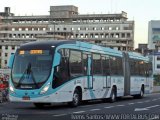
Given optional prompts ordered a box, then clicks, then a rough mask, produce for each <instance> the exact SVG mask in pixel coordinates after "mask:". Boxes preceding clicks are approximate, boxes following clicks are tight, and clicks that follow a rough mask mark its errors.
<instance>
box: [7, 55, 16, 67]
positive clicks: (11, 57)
mask: <svg viewBox="0 0 160 120" xmlns="http://www.w3.org/2000/svg"><path fill="white" fill-rule="evenodd" d="M14 56H15V55H14V53H11V56H10V58H9V62H8V64H7V66H8V67H9V68H10V69H11V68H12V66H13V61H14Z"/></svg>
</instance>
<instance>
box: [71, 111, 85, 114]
mask: <svg viewBox="0 0 160 120" xmlns="http://www.w3.org/2000/svg"><path fill="white" fill-rule="evenodd" d="M84 112H85V111H77V112H73V113H76V114H77V113H84Z"/></svg>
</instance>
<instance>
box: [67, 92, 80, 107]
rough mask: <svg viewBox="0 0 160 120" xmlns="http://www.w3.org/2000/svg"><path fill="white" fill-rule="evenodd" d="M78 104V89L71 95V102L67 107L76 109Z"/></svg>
mask: <svg viewBox="0 0 160 120" xmlns="http://www.w3.org/2000/svg"><path fill="white" fill-rule="evenodd" d="M79 104H80V93H79V91H78V89H75V91H74V93H73V98H72V101H71V102H69V105H70V106H71V107H77V106H78V105H79Z"/></svg>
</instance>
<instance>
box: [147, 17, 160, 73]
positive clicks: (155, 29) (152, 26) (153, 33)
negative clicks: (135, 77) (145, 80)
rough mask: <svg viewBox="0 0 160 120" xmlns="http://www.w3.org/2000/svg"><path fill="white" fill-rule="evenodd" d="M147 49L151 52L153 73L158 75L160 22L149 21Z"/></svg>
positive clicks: (159, 67)
mask: <svg viewBox="0 0 160 120" xmlns="http://www.w3.org/2000/svg"><path fill="white" fill-rule="evenodd" d="M148 48H149V50H150V51H152V52H151V54H150V57H151V58H152V63H153V73H154V74H160V20H151V21H149V24H148Z"/></svg>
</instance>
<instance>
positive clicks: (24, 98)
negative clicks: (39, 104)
mask: <svg viewBox="0 0 160 120" xmlns="http://www.w3.org/2000/svg"><path fill="white" fill-rule="evenodd" d="M22 100H30V97H29V96H23V97H22Z"/></svg>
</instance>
